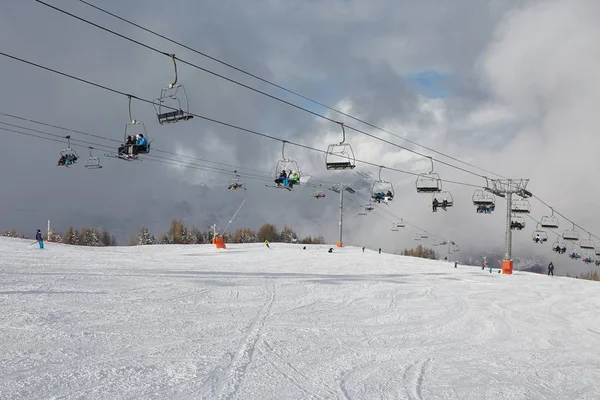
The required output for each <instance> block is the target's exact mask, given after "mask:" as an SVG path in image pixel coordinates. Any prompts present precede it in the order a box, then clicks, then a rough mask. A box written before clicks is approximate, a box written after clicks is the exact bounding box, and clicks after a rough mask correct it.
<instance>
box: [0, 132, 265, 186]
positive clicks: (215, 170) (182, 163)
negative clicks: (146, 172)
mask: <svg viewBox="0 0 600 400" xmlns="http://www.w3.org/2000/svg"><path fill="white" fill-rule="evenodd" d="M0 130H3V131H7V132H13V133H18V134H21V135H26V136H31V137H34V138H39V139H44V140H49V141H53V142H58V143H64V137H63V136H60V135H56V134H50V133H46V132H41V131H37V132H38V133H42V134H45V135H50V136H54V137H56V138H57V139H54V138H48V137H44V136H39V135H36V134H32V133H27V132H19V131H16V130H13V129H7V128H2V127H0ZM71 141H73V142H78V143H79V144H78V143H74V144H73V145H72V146H74V147H82V148H84V147H85V148H89V146H93V147H94V149H98V150H100V149H101V148H104V149H106V150H105V151H108V152H112V153H115V152H114V150H113V149H112V147H109V146H106V145H102V144H97V143H91V142H87V141H84V140H81V139H71ZM115 154H116V153H115ZM149 157H150V156H149ZM152 157H154V158H152V159H150V158H148V159H147V160H148V161H152V162H157V163H161V164H166V165H173V166H179V167H185V168H191V169H196V170H200V171H206V172H211V173H218V174H226V175H227V174H230V173H231V171H228V170H223V169H218V168H214V167H207V166H201V165H198V164H193V163H188V162H185V161H179V160H172V159H168V158H165V157H158V159H156V158H157V156H152ZM240 176H243V177H244V178H245V179H254V180H261V181H269V182H270V181H271V178H270V177H266V176H259V175H246V174H243V175H242V174H240Z"/></svg>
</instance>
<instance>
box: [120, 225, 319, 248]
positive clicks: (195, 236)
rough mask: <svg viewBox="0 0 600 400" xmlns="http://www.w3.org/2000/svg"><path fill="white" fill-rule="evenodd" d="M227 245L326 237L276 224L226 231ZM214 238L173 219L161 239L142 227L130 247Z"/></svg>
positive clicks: (315, 241) (311, 241) (309, 240)
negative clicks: (306, 233)
mask: <svg viewBox="0 0 600 400" xmlns="http://www.w3.org/2000/svg"><path fill="white" fill-rule="evenodd" d="M219 236H222V237H223V240H224V242H225V243H262V242H264V241H265V240H267V241H269V242H283V243H302V244H324V243H325V238H323V236H314V237H313V236H307V237H304V238H302V239H299V238H298V235H297V234H296V232H295V231H294V230H293V229H292V228H290V227H289V226H284V227H283V229H281V231H280V230H278V229H277V227H276V226H275V225H273V224H269V223H265V224H263V225H262V226H261V227H260V228H259V229H258V231H254V230H252V229H250V228H240V229H237V230H236V231H234V232H225V233H223V234H222V235H219ZM213 239H214V233H213V231H211V230H207V231H204V232H203V231H201V230H200V229H198V228H196V227H195V226H191V227H188V226H186V225H185V223H184V222H183V220H182V219H178V218H174V219H173V220H172V221H171V226H170V228H169V230H168V231H167V232H165V233H162V234H160V235H159V236H158V237H157V236H155V235H153V234H152V233H151V232H150V231H149V230H148V228H146V227H142V228H141V229H140V231H139V233H138V234H137V235H133V236H131V238H130V239H129V243H128V244H129V245H130V246H143V245H152V244H207V243H211V242H212V240H213Z"/></svg>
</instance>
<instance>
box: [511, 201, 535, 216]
mask: <svg viewBox="0 0 600 400" xmlns="http://www.w3.org/2000/svg"><path fill="white" fill-rule="evenodd" d="M511 211H512V212H513V213H514V214H529V213H530V212H531V204H529V200H527V199H521V200H514V201H513V203H512V206H511Z"/></svg>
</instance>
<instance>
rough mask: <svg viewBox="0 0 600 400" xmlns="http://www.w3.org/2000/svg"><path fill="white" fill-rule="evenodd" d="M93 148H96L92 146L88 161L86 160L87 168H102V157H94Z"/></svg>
mask: <svg viewBox="0 0 600 400" xmlns="http://www.w3.org/2000/svg"><path fill="white" fill-rule="evenodd" d="M93 149H94V148H93V147H90V158H88V159H87V161H86V162H85V167H86V168H87V169H100V168H102V165H100V158H98V157H94V156H93V155H92V150H93Z"/></svg>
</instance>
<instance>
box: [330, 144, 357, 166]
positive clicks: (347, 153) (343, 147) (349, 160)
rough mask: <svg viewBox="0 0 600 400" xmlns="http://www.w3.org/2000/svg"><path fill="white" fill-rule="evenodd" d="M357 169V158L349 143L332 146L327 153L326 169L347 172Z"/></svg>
mask: <svg viewBox="0 0 600 400" xmlns="http://www.w3.org/2000/svg"><path fill="white" fill-rule="evenodd" d="M355 167H356V158H355V157H354V151H353V150H352V146H350V144H348V143H342V144H330V145H329V146H328V147H327V153H325V168H327V169H328V170H337V171H339V170H345V169H354V168H355Z"/></svg>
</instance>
